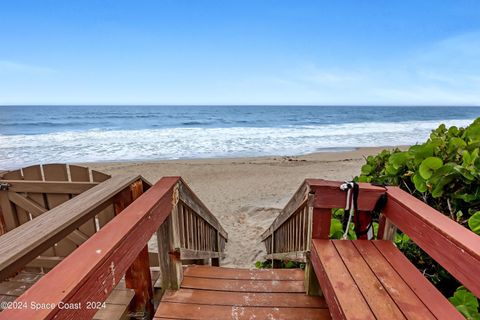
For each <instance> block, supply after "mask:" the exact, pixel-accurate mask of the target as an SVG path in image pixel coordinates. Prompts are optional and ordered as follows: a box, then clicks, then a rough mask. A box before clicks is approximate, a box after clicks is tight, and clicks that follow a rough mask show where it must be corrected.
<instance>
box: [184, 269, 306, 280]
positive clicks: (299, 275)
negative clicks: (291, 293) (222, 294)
mask: <svg viewBox="0 0 480 320" xmlns="http://www.w3.org/2000/svg"><path fill="white" fill-rule="evenodd" d="M183 275H184V276H185V277H200V278H215V279H237V280H279V281H285V280H296V281H303V280H304V278H303V270H302V269H240V268H223V267H210V266H196V265H193V266H189V267H187V268H185V271H184V273H183Z"/></svg>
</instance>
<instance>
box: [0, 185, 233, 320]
mask: <svg viewBox="0 0 480 320" xmlns="http://www.w3.org/2000/svg"><path fill="white" fill-rule="evenodd" d="M112 179H114V178H112ZM112 179H110V180H112ZM110 180H108V181H110ZM131 191H134V190H131ZM140 192H141V191H140ZM79 197H80V196H79ZM136 197H137V196H135V195H132V198H133V199H135V198H136ZM182 199H183V200H185V201H187V199H188V201H190V202H189V203H190V205H191V206H193V207H195V208H196V209H195V210H197V209H198V210H201V211H202V212H201V213H199V212H196V211H195V212H192V214H193V215H195V216H199V217H202V218H203V219H205V225H203V226H198V225H197V226H196V227H199V228H200V229H201V228H204V227H205V226H206V225H207V224H208V225H210V223H211V226H212V227H213V226H216V227H219V228H218V229H214V230H215V231H216V234H215V235H216V243H215V244H214V247H212V248H211V250H209V251H208V253H209V254H210V256H209V258H215V257H214V256H213V254H212V253H215V252H217V253H221V252H222V251H223V246H222V245H219V242H220V241H221V239H224V240H225V241H226V239H227V234H226V232H224V230H223V228H221V226H220V224H219V223H218V220H217V219H216V218H215V217H214V216H213V215H212V214H211V213H210V211H208V209H206V207H205V206H204V205H203V204H202V203H201V202H200V200H198V198H197V197H196V196H195V195H194V194H193V192H192V191H191V190H190V189H189V188H188V186H186V184H185V183H184V182H183V180H181V178H179V177H166V178H162V179H161V180H160V181H159V182H157V183H156V184H155V185H154V186H153V187H151V188H150V189H149V190H148V191H146V192H145V193H143V194H142V195H141V196H139V197H138V198H137V199H136V200H135V201H134V202H133V203H131V204H130V205H128V203H125V204H123V205H122V203H121V202H120V203H119V205H118V206H116V211H118V212H119V213H118V214H117V216H116V217H115V218H114V219H113V220H111V221H110V222H109V223H108V224H106V225H105V227H104V228H102V229H100V230H99V231H98V232H97V233H95V234H94V235H93V236H92V237H91V238H90V239H88V240H87V241H86V242H85V243H83V244H82V245H81V246H80V247H78V248H77V249H76V250H75V251H74V252H72V253H71V254H70V255H69V256H68V257H66V258H65V259H64V260H63V261H62V262H60V263H59V264H58V265H57V266H56V267H55V268H54V269H53V270H51V271H50V272H49V273H47V274H46V275H45V276H44V277H43V278H41V279H40V280H39V281H38V282H37V283H35V284H34V285H33V286H32V287H31V288H30V289H28V290H27V291H26V292H25V293H24V294H23V295H21V296H20V297H19V298H18V299H17V300H16V304H17V305H24V304H25V305H27V306H28V307H27V308H22V309H16V310H4V311H3V312H2V313H0V319H52V318H61V319H88V318H91V317H92V316H93V315H94V314H95V313H96V311H97V310H96V309H95V308H94V309H89V308H88V307H87V305H88V303H89V302H92V301H96V302H102V301H105V299H106V298H107V297H108V295H109V294H110V292H111V291H112V290H113V289H114V288H115V286H116V285H117V284H118V282H119V281H120V280H121V278H122V277H123V276H124V275H125V282H126V284H127V287H129V288H132V289H135V292H136V295H135V297H136V298H138V299H139V300H140V301H141V306H140V307H141V308H143V310H142V311H145V312H144V314H145V315H146V316H147V317H148V316H150V317H151V316H152V315H153V313H152V304H151V298H152V289H151V286H152V283H151V279H150V272H149V268H148V265H149V264H148V259H149V253H148V247H147V242H148V240H149V239H150V238H151V236H152V235H153V234H154V233H155V232H156V233H157V239H158V247H159V253H158V258H159V262H160V269H161V273H162V289H168V288H173V289H175V288H178V285H179V283H180V282H181V278H182V272H183V271H182V265H181V258H180V259H179V257H178V255H177V254H176V250H177V248H180V249H182V246H181V242H180V236H181V233H180V232H179V228H180V226H181V224H180V223H179V210H181V209H180V208H181V207H182V203H183V202H182ZM127 205H128V206H127ZM199 208H200V209H199ZM45 214H48V213H45ZM206 219H209V220H208V223H207V220H206ZM202 230H205V229H202ZM192 231H193V230H192ZM198 239H199V240H200V239H201V238H200V237H199V238H198ZM204 240H206V239H204ZM206 244H207V243H206V242H205V243H204V242H202V245H205V246H204V247H205V248H208V247H207V246H206ZM191 251H193V252H196V251H199V250H198V249H196V250H191ZM180 254H181V253H180ZM218 257H220V255H219V254H217V259H218ZM201 258H205V257H201ZM212 260H214V259H212ZM212 263H213V262H212ZM137 291H138V294H137ZM32 302H34V303H35V304H36V305H39V306H41V305H42V304H43V305H44V306H48V307H47V308H41V309H39V310H33V309H32V308H31V305H30V304H31V303H32ZM65 305H68V306H77V307H78V308H74V309H66V308H64V306H65Z"/></svg>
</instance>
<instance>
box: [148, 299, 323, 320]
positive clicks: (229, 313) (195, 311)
mask: <svg viewBox="0 0 480 320" xmlns="http://www.w3.org/2000/svg"><path fill="white" fill-rule="evenodd" d="M163 317H165V318H172V319H199V320H200V319H201V320H203V319H205V320H211V319H239V320H240V319H257V318H258V319H285V320H290V319H304V320H309V319H316V320H322V319H330V315H329V313H328V310H327V309H316V308H278V307H273V308H271V307H242V306H211V305H202V304H181V303H171V302H164V303H161V304H160V306H159V307H158V310H157V313H156V315H155V319H161V318H163Z"/></svg>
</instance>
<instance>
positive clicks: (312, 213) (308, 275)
mask: <svg viewBox="0 0 480 320" xmlns="http://www.w3.org/2000/svg"><path fill="white" fill-rule="evenodd" d="M308 213H309V220H308V221H309V224H310V226H309V229H310V231H309V232H311V237H309V239H328V238H329V235H330V223H331V219H332V209H328V208H312V207H309V210H308ZM310 248H311V242H310V243H309V247H308V250H309V251H310ZM305 289H306V292H307V294H308V295H311V296H321V295H322V291H321V290H320V285H319V283H318V279H317V276H316V275H315V271H314V270H313V265H312V262H311V260H310V255H307V264H306V265H305Z"/></svg>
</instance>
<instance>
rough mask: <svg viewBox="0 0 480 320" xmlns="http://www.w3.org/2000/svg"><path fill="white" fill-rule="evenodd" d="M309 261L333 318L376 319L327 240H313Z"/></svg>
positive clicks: (331, 244)
mask: <svg viewBox="0 0 480 320" xmlns="http://www.w3.org/2000/svg"><path fill="white" fill-rule="evenodd" d="M311 258H312V264H313V267H314V270H315V274H316V275H317V278H318V280H319V283H320V287H321V288H322V292H323V294H324V296H325V300H326V301H327V305H328V309H329V310H330V313H331V314H332V318H334V319H368V320H369V319H375V316H374V314H373V313H372V311H371V310H370V307H369V306H368V304H367V302H366V301H365V298H364V297H363V295H362V293H361V292H360V290H359V289H358V287H357V285H356V284H355V281H354V280H353V279H352V276H351V274H350V273H349V272H348V270H347V268H346V267H345V264H344V263H343V261H342V258H341V257H340V255H339V254H338V252H337V250H336V249H335V246H334V245H333V243H332V241H330V240H319V239H313V240H312V252H311Z"/></svg>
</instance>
